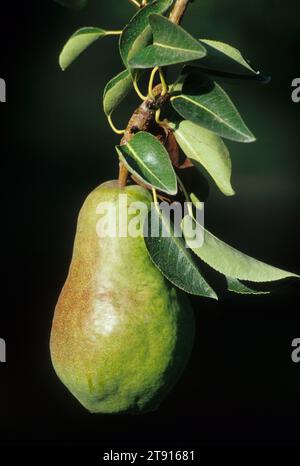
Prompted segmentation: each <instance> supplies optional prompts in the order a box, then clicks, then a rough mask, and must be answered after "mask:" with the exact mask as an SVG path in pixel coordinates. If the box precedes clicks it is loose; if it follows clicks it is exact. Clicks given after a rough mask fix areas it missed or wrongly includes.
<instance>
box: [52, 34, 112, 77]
mask: <svg viewBox="0 0 300 466" xmlns="http://www.w3.org/2000/svg"><path fill="white" fill-rule="evenodd" d="M107 35H109V31H104V29H99V28H93V27H90V28H81V29H79V30H78V31H76V32H75V33H74V34H73V35H72V36H71V37H70V39H69V40H68V42H67V43H66V45H65V46H64V48H63V50H62V52H61V54H60V57H59V64H60V67H61V69H62V70H65V69H66V68H68V66H69V65H70V64H71V63H72V62H73V61H74V60H75V59H76V58H77V57H78V56H79V55H80V54H81V53H82V52H84V50H86V49H87V48H88V47H89V46H90V45H91V44H93V43H94V42H95V41H96V40H97V39H99V38H100V37H104V36H107Z"/></svg>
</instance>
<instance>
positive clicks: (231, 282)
mask: <svg viewBox="0 0 300 466" xmlns="http://www.w3.org/2000/svg"><path fill="white" fill-rule="evenodd" d="M226 281H227V289H228V291H232V292H233V293H238V294H255V295H257V294H270V291H257V290H253V289H252V288H249V287H248V286H246V285H244V283H242V282H240V281H239V280H238V279H237V278H232V277H226Z"/></svg>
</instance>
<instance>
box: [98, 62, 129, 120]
mask: <svg viewBox="0 0 300 466" xmlns="http://www.w3.org/2000/svg"><path fill="white" fill-rule="evenodd" d="M131 89H132V79H131V74H130V73H129V71H128V70H124V71H122V72H121V73H120V74H118V75H117V76H115V77H114V78H113V79H111V80H110V81H109V82H108V83H107V85H106V87H105V89H104V94H103V108H104V113H105V114H106V116H109V115H111V114H112V112H113V111H114V110H115V109H116V108H117V107H118V105H119V104H120V103H121V102H122V100H123V99H124V98H125V97H126V96H127V94H128V93H129V92H130V90H131Z"/></svg>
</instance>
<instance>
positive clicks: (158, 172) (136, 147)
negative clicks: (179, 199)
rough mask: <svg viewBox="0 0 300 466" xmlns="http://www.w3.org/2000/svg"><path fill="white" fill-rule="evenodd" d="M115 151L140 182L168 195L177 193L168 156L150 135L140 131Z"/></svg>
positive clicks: (174, 176) (174, 177)
mask: <svg viewBox="0 0 300 466" xmlns="http://www.w3.org/2000/svg"><path fill="white" fill-rule="evenodd" d="M116 149H117V152H118V154H119V157H120V159H121V160H122V162H123V163H124V164H125V166H126V167H127V168H128V170H129V171H130V173H132V174H133V175H135V176H136V177H137V178H139V179H140V180H141V181H142V182H144V183H146V184H147V185H149V186H152V187H155V188H157V189H159V190H160V191H163V192H165V193H168V194H176V193H177V179H176V175H175V172H174V169H173V167H172V164H171V161H170V158H169V154H168V152H167V151H166V149H165V148H164V146H163V145H162V144H161V143H160V142H159V141H158V140H157V139H156V138H155V137H154V136H153V135H152V134H150V133H146V132H143V131H141V132H139V133H137V134H136V135H135V136H134V137H133V138H132V139H131V140H130V141H129V142H128V143H127V144H126V145H123V146H117V147H116Z"/></svg>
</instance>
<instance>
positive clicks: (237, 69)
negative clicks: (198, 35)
mask: <svg viewBox="0 0 300 466" xmlns="http://www.w3.org/2000/svg"><path fill="white" fill-rule="evenodd" d="M200 43H201V44H203V45H204V47H205V48H206V51H207V55H206V56H205V57H204V58H203V60H201V61H199V63H197V66H199V68H201V69H203V70H205V71H206V72H211V71H217V72H220V73H225V74H230V75H238V76H244V77H251V78H256V79H258V80H261V75H260V73H259V72H257V71H255V70H254V69H253V68H252V67H251V66H250V64H249V63H248V62H247V61H246V60H245V59H244V57H243V56H242V54H241V52H240V51H239V50H237V49H236V48H234V47H232V46H231V45H229V44H225V43H224V42H218V41H215V40H208V39H202V40H200Z"/></svg>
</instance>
